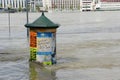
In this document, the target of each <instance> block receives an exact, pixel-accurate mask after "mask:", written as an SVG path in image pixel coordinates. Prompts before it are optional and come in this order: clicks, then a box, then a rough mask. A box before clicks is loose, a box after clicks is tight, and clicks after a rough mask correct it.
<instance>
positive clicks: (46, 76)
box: [29, 62, 56, 80]
mask: <svg viewBox="0 0 120 80" xmlns="http://www.w3.org/2000/svg"><path fill="white" fill-rule="evenodd" d="M29 67H30V80H56V73H55V71H54V70H50V69H46V68H45V67H43V66H41V65H40V64H38V63H34V62H29Z"/></svg>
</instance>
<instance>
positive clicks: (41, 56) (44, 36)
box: [36, 32, 53, 64]
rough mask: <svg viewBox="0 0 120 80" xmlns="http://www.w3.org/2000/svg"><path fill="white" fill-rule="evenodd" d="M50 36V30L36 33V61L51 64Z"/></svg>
mask: <svg viewBox="0 0 120 80" xmlns="http://www.w3.org/2000/svg"><path fill="white" fill-rule="evenodd" d="M52 36H53V34H52V33H50V32H38V33H37V56H36V60H37V61H39V62H44V63H47V64H51V55H52Z"/></svg>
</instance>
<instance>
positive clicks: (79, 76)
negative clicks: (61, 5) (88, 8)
mask: <svg viewBox="0 0 120 80" xmlns="http://www.w3.org/2000/svg"><path fill="white" fill-rule="evenodd" d="M119 14H120V11H98V12H71V13H69V12H59V13H57V12H54V13H45V15H46V16H47V17H48V18H49V19H51V20H52V21H53V22H55V23H58V24H60V27H59V28H58V29H57V64H56V65H53V66H46V67H41V66H40V65H39V64H35V63H32V62H29V48H28V47H29V45H28V44H29V43H28V39H27V30H26V28H25V27H24V25H25V24H26V13H11V14H10V26H9V25H8V24H9V21H8V14H7V13H4V14H3V13H1V14H0V80H73V79H74V80H120V36H119V35H120V22H119V21H120V15H119ZM40 15H41V13H29V22H33V21H34V20H36V19H37V18H38V17H39V16H40ZM9 30H10V34H9ZM9 35H10V36H9Z"/></svg>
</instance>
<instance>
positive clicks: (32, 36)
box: [30, 31, 37, 61]
mask: <svg viewBox="0 0 120 80" xmlns="http://www.w3.org/2000/svg"><path fill="white" fill-rule="evenodd" d="M36 37H37V33H36V32H34V31H30V61H35V60H36V53H37V45H36V40H37V39H36Z"/></svg>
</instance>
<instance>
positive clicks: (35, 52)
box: [25, 13, 59, 65]
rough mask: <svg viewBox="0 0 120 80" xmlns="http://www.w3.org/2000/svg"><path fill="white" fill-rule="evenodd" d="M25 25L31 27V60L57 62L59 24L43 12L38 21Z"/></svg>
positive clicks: (46, 63) (48, 63) (43, 62)
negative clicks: (57, 31) (57, 29)
mask: <svg viewBox="0 0 120 80" xmlns="http://www.w3.org/2000/svg"><path fill="white" fill-rule="evenodd" d="M46 24H47V25H46ZM25 26H26V27H27V28H30V61H36V62H39V63H42V64H43V65H52V64H56V28H58V27H59V25H58V24H54V23H53V22H52V21H50V20H49V19H48V18H47V17H46V16H44V13H42V15H41V16H40V17H39V18H38V19H37V20H36V21H34V22H33V23H31V24H26V25H25Z"/></svg>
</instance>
